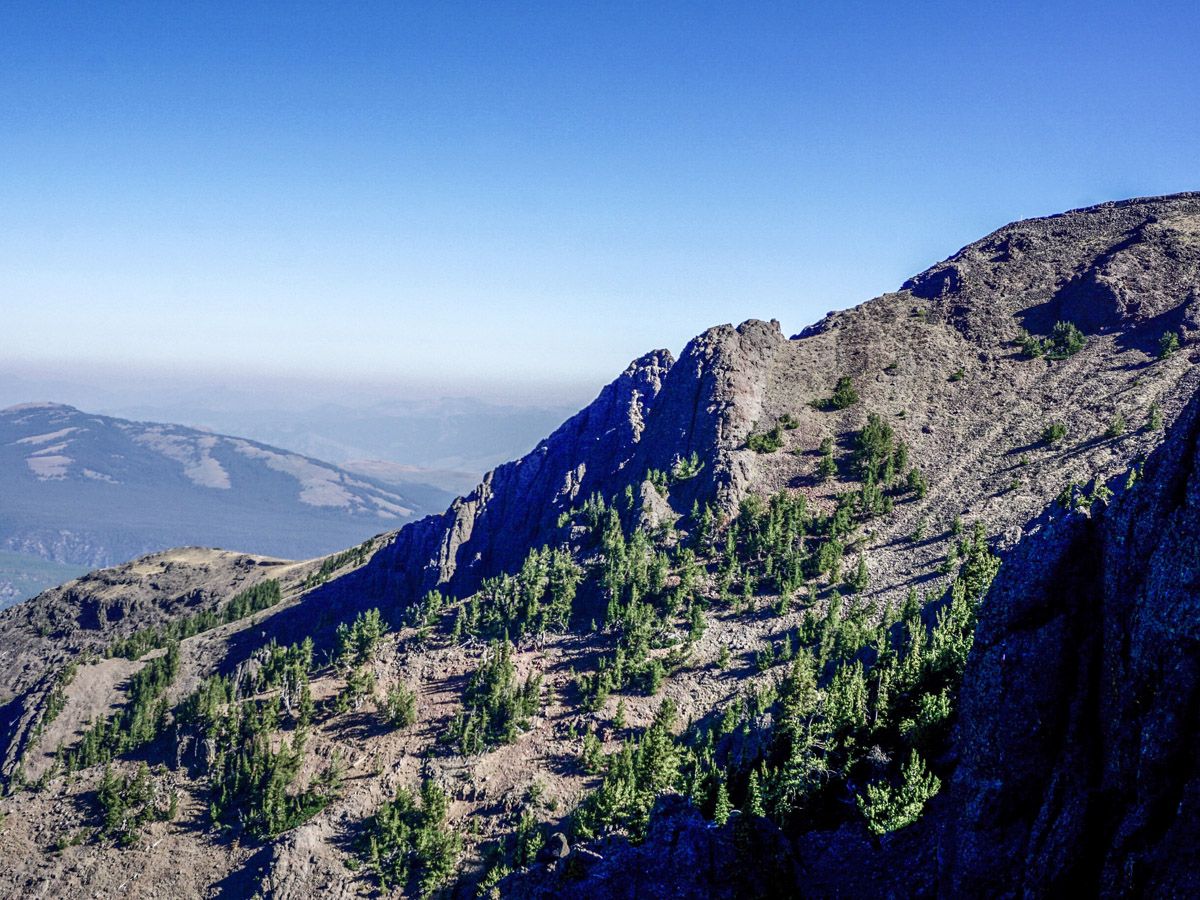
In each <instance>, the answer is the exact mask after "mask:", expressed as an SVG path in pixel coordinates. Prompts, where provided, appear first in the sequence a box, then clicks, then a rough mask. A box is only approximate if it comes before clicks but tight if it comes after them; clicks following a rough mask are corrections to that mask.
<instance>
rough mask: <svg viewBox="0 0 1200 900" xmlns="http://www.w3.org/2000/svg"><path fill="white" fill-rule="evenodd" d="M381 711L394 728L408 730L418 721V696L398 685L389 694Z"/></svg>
mask: <svg viewBox="0 0 1200 900" xmlns="http://www.w3.org/2000/svg"><path fill="white" fill-rule="evenodd" d="M381 711H382V712H383V717H384V719H385V720H386V721H387V723H388V724H389V725H391V726H392V727H393V728H407V727H408V726H410V725H412V724H413V723H414V722H416V721H417V695H416V694H415V693H414V692H413V691H410V690H409V689H408V688H406V687H405V686H404V685H402V684H398V685H396V686H395V687H394V688H392V689H391V690H390V691H388V692H387V696H386V697H384V699H383V704H382V709H381Z"/></svg>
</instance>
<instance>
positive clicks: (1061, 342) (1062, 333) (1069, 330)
mask: <svg viewBox="0 0 1200 900" xmlns="http://www.w3.org/2000/svg"><path fill="white" fill-rule="evenodd" d="M1017 343H1018V344H1019V345H1020V346H1021V352H1022V353H1024V354H1025V355H1026V356H1029V357H1038V356H1046V357H1048V358H1049V359H1066V358H1067V357H1068V356H1073V355H1074V354H1076V353H1078V352H1079V351H1080V350H1082V349H1083V347H1084V345H1085V344H1086V343H1087V338H1085V337H1084V336H1083V332H1082V331H1080V330H1079V329H1078V328H1076V327H1075V323H1073V322H1056V323H1055V324H1054V328H1053V329H1052V330H1051V331H1050V335H1049V337H1045V338H1040V337H1037V336H1036V335H1032V334H1030V333H1029V332H1027V331H1022V332H1021V335H1020V337H1019V338H1017Z"/></svg>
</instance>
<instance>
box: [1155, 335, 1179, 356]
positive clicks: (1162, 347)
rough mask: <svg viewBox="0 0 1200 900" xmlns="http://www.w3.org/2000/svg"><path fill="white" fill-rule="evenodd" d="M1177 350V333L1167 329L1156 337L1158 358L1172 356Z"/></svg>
mask: <svg viewBox="0 0 1200 900" xmlns="http://www.w3.org/2000/svg"><path fill="white" fill-rule="evenodd" d="M1178 350H1179V335H1177V334H1176V333H1175V332H1173V331H1168V332H1165V333H1164V334H1163V336H1162V337H1160V338H1159V339H1158V358H1159V359H1166V358H1167V357H1169V356H1174V355H1175V353H1176V351H1178Z"/></svg>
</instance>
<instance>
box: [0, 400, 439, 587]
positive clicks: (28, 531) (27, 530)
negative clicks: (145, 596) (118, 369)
mask: <svg viewBox="0 0 1200 900" xmlns="http://www.w3.org/2000/svg"><path fill="white" fill-rule="evenodd" d="M397 480H398V483H397ZM450 499H451V496H450V494H449V493H448V492H446V491H444V490H442V489H440V488H436V487H433V486H430V485H427V484H422V483H418V482H406V481H404V480H403V479H402V478H401V477H399V476H393V477H392V478H391V479H389V481H388V483H386V484H385V483H384V482H383V481H381V480H378V479H375V478H372V477H369V476H364V475H361V474H352V473H350V472H348V471H346V470H344V469H341V468H338V467H337V466H334V465H332V464H330V463H326V462H321V461H319V460H316V459H312V458H310V457H307V456H302V455H299V454H297V453H293V452H290V451H287V450H280V449H278V448H276V447H272V446H269V445H266V444H261V443H258V442H256V441H251V440H246V439H243V438H238V437H230V436H227V435H220V434H212V433H209V432H206V431H201V430H197V429H194V428H186V427H183V426H180V425H168V424H161V423H155V422H132V421H128V420H125V419H117V418H112V417H110V416H101V415H93V414H89V413H86V412H81V411H80V410H78V409H75V408H74V407H71V406H64V405H61V404H55V403H35V404H23V405H20V406H13V407H9V408H7V409H4V410H0V606H3V605H6V604H7V603H11V602H14V601H15V600H18V599H21V598H23V597H26V596H31V595H32V594H34V593H36V592H37V591H38V590H40V589H42V588H44V587H47V586H49V585H50V584H55V583H58V582H60V581H62V580H64V578H66V577H71V576H73V575H75V574H78V573H80V572H82V571H84V570H86V569H91V568H95V567H97V566H106V565H112V564H114V563H117V562H122V561H125V560H127V559H131V558H132V557H134V556H138V555H140V554H143V553H147V552H150V551H154V550H161V549H164V548H167V547H173V546H178V545H181V544H183V545H201V546H214V547H231V548H237V549H241V550H251V551H254V552H256V553H260V554H265V555H270V556H280V557H285V558H307V557H311V556H317V555H320V554H323V553H328V552H330V551H332V550H335V549H338V548H341V547H345V546H346V545H347V544H352V543H356V542H358V541H361V540H364V539H365V538H367V537H370V536H371V535H373V534H376V533H378V532H381V531H390V530H393V529H396V528H398V527H400V526H401V525H403V524H404V523H405V522H407V521H409V520H411V519H413V518H417V517H420V516H422V515H424V514H426V513H427V512H428V511H430V510H434V509H441V508H444V507H445V505H446V503H447V502H448V501H449V500H450Z"/></svg>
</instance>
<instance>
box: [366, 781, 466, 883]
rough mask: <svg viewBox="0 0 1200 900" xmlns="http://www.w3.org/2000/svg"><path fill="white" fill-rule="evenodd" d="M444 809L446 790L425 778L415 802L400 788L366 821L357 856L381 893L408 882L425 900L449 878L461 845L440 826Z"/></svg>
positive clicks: (444, 819)
mask: <svg viewBox="0 0 1200 900" xmlns="http://www.w3.org/2000/svg"><path fill="white" fill-rule="evenodd" d="M448 807H449V798H448V797H447V796H446V792H445V791H443V790H442V789H441V788H440V787H439V786H438V785H437V784H436V783H435V782H433V781H430V780H428V779H427V780H425V781H424V782H423V783H422V784H421V794H420V800H419V802H418V798H416V797H414V796H413V794H412V792H411V791H408V790H405V789H401V790H400V791H398V792H397V793H396V798H395V799H394V800H391V801H390V802H388V803H384V804H383V806H381V807H380V808H379V810H378V811H377V812H376V813H375V815H374V816H372V817H371V819H370V820H369V821H368V822H367V824H366V827H365V828H364V830H363V833H362V835H361V836H360V838H359V840H358V842H357V849H358V854H359V856H360V857H361V858H362V860H363V862H365V863H366V866H367V868H368V869H369V870H370V871H371V872H372V873H373V874H374V875H375V878H376V880H377V881H378V882H379V886H380V887H381V888H382V889H383V890H384V891H390V890H392V889H394V888H404V887H407V886H409V885H410V884H413V885H415V886H416V888H417V892H418V893H419V894H420V896H422V897H426V896H429V895H430V894H432V893H433V892H434V891H436V890H437V889H438V888H439V887H441V886H442V885H443V884H445V883H446V881H447V880H448V879H449V878H450V876H451V875H453V874H454V869H455V866H456V865H457V863H458V857H459V855H460V854H461V853H462V849H463V841H462V838H461V837H460V836H459V835H457V834H456V833H455V832H454V831H453V830H451V829H450V827H449V826H448V825H447V823H446V812H447V809H448Z"/></svg>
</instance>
